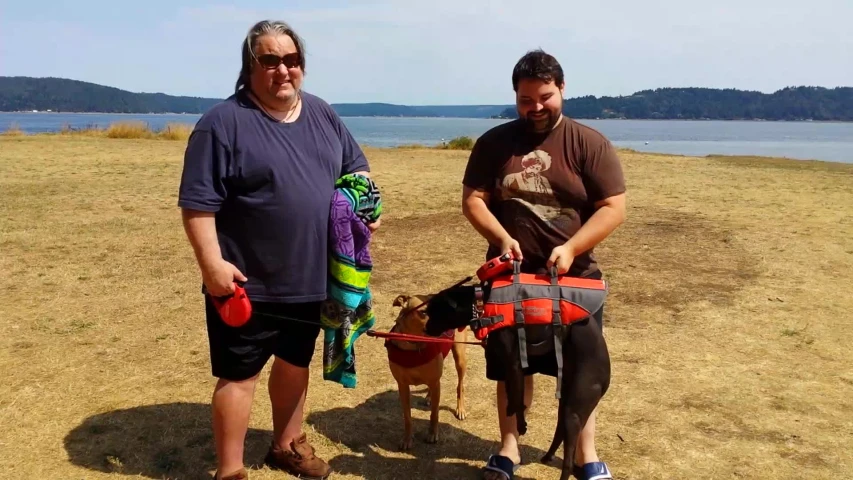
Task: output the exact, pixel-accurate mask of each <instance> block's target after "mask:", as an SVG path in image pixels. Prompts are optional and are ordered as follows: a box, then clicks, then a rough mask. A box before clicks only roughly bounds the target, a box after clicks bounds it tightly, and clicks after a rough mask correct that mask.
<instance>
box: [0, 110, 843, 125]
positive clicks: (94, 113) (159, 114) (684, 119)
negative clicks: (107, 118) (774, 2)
mask: <svg viewBox="0 0 853 480" xmlns="http://www.w3.org/2000/svg"><path fill="white" fill-rule="evenodd" d="M0 114H20V115H23V114H27V115H67V114H70V115H122V116H166V115H172V116H196V117H200V116H202V115H203V114H202V113H186V112H163V113H123V112H71V111H62V112H47V111H38V112H32V111H26V110H23V111H7V110H0ZM339 116H340V117H341V118H396V119H401V118H411V119H424V120H448V119H450V120H453V119H458V120H503V121H511V120H514V118H493V117H451V116H420V115H399V116H398V115H340V114H339ZM568 117H569V118H572V119H573V120H585V121H588V120H594V121H597V122H599V121H601V122H603V121H608V122H609V121H644V122H749V123H754V122H776V123H844V124H847V123H853V121H851V120H784V119H722V118H583V117H572V116H568Z"/></svg>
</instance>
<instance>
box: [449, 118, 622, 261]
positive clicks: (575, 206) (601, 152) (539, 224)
mask: <svg viewBox="0 0 853 480" xmlns="http://www.w3.org/2000/svg"><path fill="white" fill-rule="evenodd" d="M462 183H463V184H464V185H466V186H468V187H471V188H474V189H478V190H485V191H487V192H488V193H489V195H490V202H489V209H490V210H491V212H492V213H493V214H494V215H495V217H496V218H497V219H498V221H499V222H500V223H501V225H503V227H504V228H505V229H506V231H507V233H509V235H511V236H512V238H514V239H516V240H517V241H518V242H519V244H520V245H521V251H522V253H523V254H524V262H523V268H524V270H525V271H539V272H543V271H545V263H546V262H547V261H548V257H550V256H551V250H553V249H554V247H556V246H559V245H562V244H564V243H566V242H567V241H568V240H569V238H571V237H572V235H574V234H575V233H576V232H577V231H578V230H579V229H580V227H581V225H582V224H583V223H585V222H586V221H587V220H588V219H589V217H590V216H592V214H593V213H594V212H595V206H594V204H595V202H597V201H599V200H602V199H604V198H607V197H610V196H613V195H618V194H620V193H623V192H624V191H625V179H624V177H623V174H622V166H621V164H620V162H619V158H618V157H617V155H616V150H615V149H614V148H613V146H612V145H611V144H610V142H609V141H608V140H607V138H605V137H604V135H602V134H601V133H599V132H598V131H596V130H594V129H592V128H590V127H588V126H585V125H582V124H580V123H578V122H575V121H574V120H571V119H570V118H568V117H565V116H564V117H563V119H562V121H561V122H560V124H559V125H557V127H556V128H554V129H553V130H551V131H550V132H548V133H547V134H539V135H536V134H533V133H530V132H529V131H526V130H525V129H524V127H523V125H522V124H521V123H520V121H518V120H514V121H511V122H507V123H505V124H502V125H499V126H497V127H495V128H492V129H491V130H489V131H488V132H486V133H485V134H483V136H481V137H480V138H479V139H478V140H477V142H476V143H475V145H474V148H473V150H472V151H471V156H470V158H469V160H468V165H467V167H466V169H465V176H464V178H463V181H462ZM499 254H500V252H499V251H498V246H497V245H490V246H489V249H488V252H486V258H487V259H488V258H493V257H495V256H497V255H499ZM596 273H598V265H597V262H596V260H595V256H594V253H593V251H592V250H589V251H587V252H583V253H580V254H578V255H577V256H576V257H575V260H574V263H573V264H572V267H571V268H570V269H569V275H573V276H589V275H592V274H596Z"/></svg>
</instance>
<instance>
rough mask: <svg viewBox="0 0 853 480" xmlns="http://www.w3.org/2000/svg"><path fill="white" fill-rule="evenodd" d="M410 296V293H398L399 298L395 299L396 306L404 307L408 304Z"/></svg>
mask: <svg viewBox="0 0 853 480" xmlns="http://www.w3.org/2000/svg"><path fill="white" fill-rule="evenodd" d="M409 298H410V297H409V296H408V295H398V296H397V298H395V299H394V306H395V307H402V306H403V305H406V304H408V303H409Z"/></svg>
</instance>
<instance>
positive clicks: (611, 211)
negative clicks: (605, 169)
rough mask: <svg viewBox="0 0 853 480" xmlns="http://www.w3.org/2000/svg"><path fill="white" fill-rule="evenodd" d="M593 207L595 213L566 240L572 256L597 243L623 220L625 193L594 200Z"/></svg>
mask: <svg viewBox="0 0 853 480" xmlns="http://www.w3.org/2000/svg"><path fill="white" fill-rule="evenodd" d="M595 208H596V210H595V213H594V214H593V215H592V216H591V217H590V218H589V220H588V221H587V222H586V223H585V224H583V226H581V228H580V229H579V230H578V231H577V233H575V234H574V235H573V236H572V238H570V239H569V241H568V242H566V245H567V246H568V247H569V249H570V251H571V252H572V254H573V256H574V255H579V254H581V253H583V252H585V251H587V250H589V249H591V248H593V247H595V246H596V245H598V244H599V243H600V242H601V241H602V240H604V239H605V238H607V237H608V236H609V235H610V234H611V233H613V231H614V230H616V228H617V227H618V226H619V225H621V224H622V223H623V222H624V221H625V217H626V212H625V194H624V193H620V194H619V195H614V196H612V197H608V198H605V199H604V200H601V201H599V202H596V203H595Z"/></svg>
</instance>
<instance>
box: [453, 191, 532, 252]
mask: <svg viewBox="0 0 853 480" xmlns="http://www.w3.org/2000/svg"><path fill="white" fill-rule="evenodd" d="M462 213H463V214H464V215H465V218H467V219H468V222H470V223H471V225H472V226H473V227H474V229H475V230H477V232H478V233H479V234H480V235H482V236H483V238H485V239H486V240H487V241H488V242H489V243H491V244H492V245H496V246H499V247H500V250H501V254H504V253H507V252H509V251H512V253H513V254H514V255H515V257H516V259H518V260H521V259H522V255H521V247H519V245H518V242H517V241H516V240H515V239H513V238H512V237H510V236H509V234H508V233H507V231H506V229H505V228H504V227H503V225H501V224H500V222H498V219H497V218H495V216H494V215H493V214H492V212H491V211H489V194H488V192H485V191H483V190H476V189H473V188H471V187H468V186H463V187H462Z"/></svg>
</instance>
